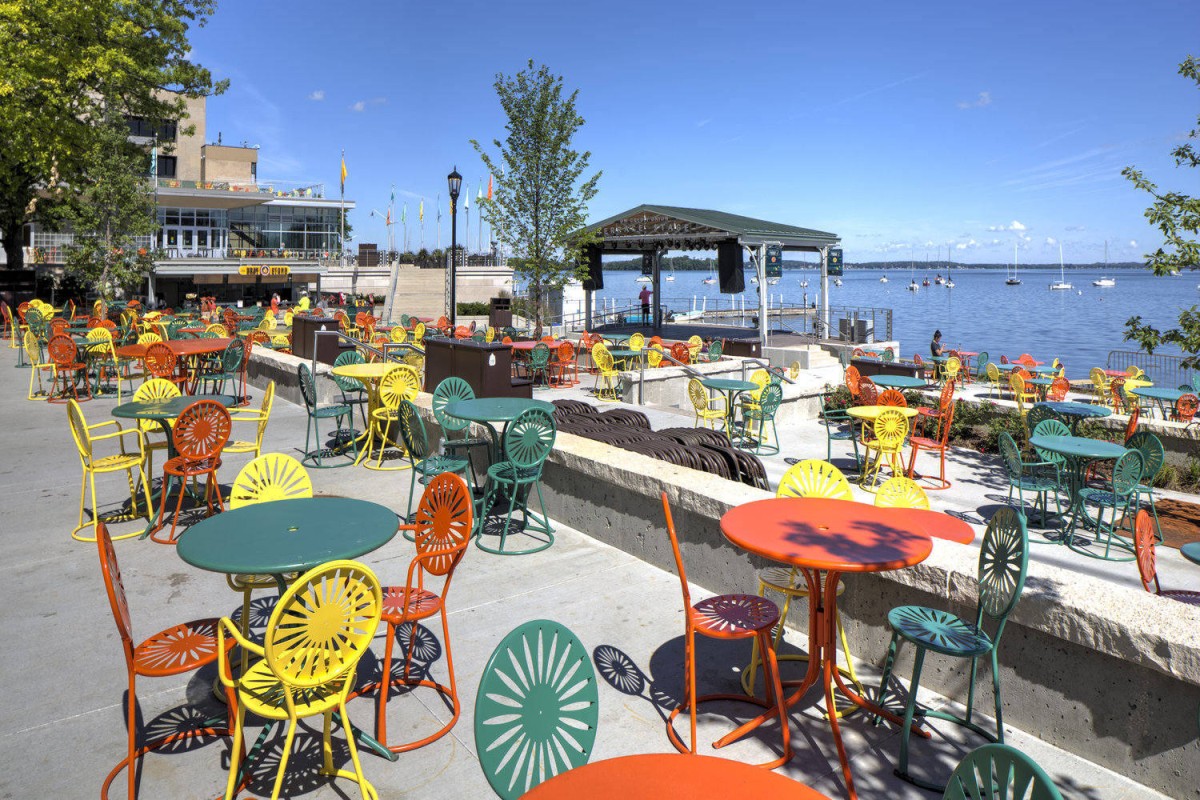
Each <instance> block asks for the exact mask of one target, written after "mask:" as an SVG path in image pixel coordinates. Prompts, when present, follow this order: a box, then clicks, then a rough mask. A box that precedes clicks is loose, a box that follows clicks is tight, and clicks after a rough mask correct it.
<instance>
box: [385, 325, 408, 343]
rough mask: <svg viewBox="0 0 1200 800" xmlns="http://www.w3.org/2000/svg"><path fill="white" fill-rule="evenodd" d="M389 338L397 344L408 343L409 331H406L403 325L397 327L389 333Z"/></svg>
mask: <svg viewBox="0 0 1200 800" xmlns="http://www.w3.org/2000/svg"><path fill="white" fill-rule="evenodd" d="M388 338H389V339H390V340H392V341H393V342H395V343H396V344H404V343H405V342H407V341H408V331H406V330H405V329H404V326H403V325H396V326H394V327H393V328H392V330H391V331H390V332H388Z"/></svg>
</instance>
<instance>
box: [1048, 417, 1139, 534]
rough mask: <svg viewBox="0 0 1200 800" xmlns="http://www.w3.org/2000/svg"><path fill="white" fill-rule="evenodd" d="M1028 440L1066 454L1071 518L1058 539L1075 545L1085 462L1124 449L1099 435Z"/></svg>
mask: <svg viewBox="0 0 1200 800" xmlns="http://www.w3.org/2000/svg"><path fill="white" fill-rule="evenodd" d="M1046 405H1048V406H1054V405H1060V404H1059V403H1046ZM1029 444H1031V445H1032V446H1033V447H1034V448H1035V449H1039V450H1048V451H1050V452H1051V453H1058V454H1059V455H1061V456H1063V457H1064V458H1066V459H1067V462H1068V463H1069V464H1070V467H1071V470H1070V471H1071V475H1070V477H1071V485H1070V493H1071V520H1070V522H1069V523H1068V524H1067V527H1066V529H1065V530H1064V531H1063V537H1062V539H1061V540H1060V541H1061V543H1062V544H1065V545H1066V546H1067V547H1070V548H1071V549H1075V543H1074V533H1075V528H1076V526H1077V525H1078V524H1079V518H1080V515H1082V516H1083V518H1084V519H1085V520H1086V519H1087V515H1086V514H1084V513H1083V498H1082V497H1081V494H1082V491H1083V488H1084V487H1085V486H1086V485H1087V481H1086V480H1085V478H1084V475H1085V473H1086V470H1087V465H1088V464H1090V463H1092V462H1093V461H1116V460H1117V459H1118V458H1120V457H1121V456H1123V455H1125V453H1126V452H1127V451H1126V449H1125V448H1124V447H1123V446H1121V445H1119V444H1116V443H1114V442H1106V441H1104V440H1103V439H1089V438H1087V437H1085V436H1032V437H1030V439H1029ZM1085 524H1086V523H1085Z"/></svg>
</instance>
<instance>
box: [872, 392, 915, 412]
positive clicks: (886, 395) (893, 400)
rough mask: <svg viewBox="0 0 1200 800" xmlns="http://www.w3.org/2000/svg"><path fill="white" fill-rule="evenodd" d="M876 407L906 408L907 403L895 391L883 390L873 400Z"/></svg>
mask: <svg viewBox="0 0 1200 800" xmlns="http://www.w3.org/2000/svg"><path fill="white" fill-rule="evenodd" d="M875 405H877V406H900V407H901V408H908V401H907V400H905V399H904V395H903V394H902V393H901V392H899V391H897V390H896V389H885V390H884V391H883V392H882V393H881V394H880V395H879V397H878V398H877V399H876V400H875Z"/></svg>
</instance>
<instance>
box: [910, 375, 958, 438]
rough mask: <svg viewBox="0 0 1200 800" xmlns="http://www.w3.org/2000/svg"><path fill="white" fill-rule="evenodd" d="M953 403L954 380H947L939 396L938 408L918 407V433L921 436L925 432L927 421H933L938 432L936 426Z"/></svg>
mask: <svg viewBox="0 0 1200 800" xmlns="http://www.w3.org/2000/svg"><path fill="white" fill-rule="evenodd" d="M952 405H954V381H946V384H945V385H944V386H943V387H942V393H941V395H940V396H939V397H938V405H937V408H932V407H930V406H919V407H918V408H917V417H916V423H917V424H916V429H917V435H918V436H920V435H922V434H923V433H924V431H925V422H926V421H929V422H931V423H933V425H934V426H935V427H934V431H935V432H936V431H937V427H936V426H937V425H939V424H940V423H941V421H942V419H943V418H944V417H945V414H946V409H947V408H949V407H950V406H952ZM935 435H936V433H935Z"/></svg>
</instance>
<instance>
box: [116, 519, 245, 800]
mask: <svg viewBox="0 0 1200 800" xmlns="http://www.w3.org/2000/svg"><path fill="white" fill-rule="evenodd" d="M112 542H113V540H112V537H110V536H109V533H108V528H107V526H105V524H104V523H103V522H100V523H98V524H97V526H96V544H97V548H98V549H99V551H100V574H101V575H103V576H104V589H105V591H106V592H107V594H108V605H109V609H110V610H111V611H112V615H113V621H114V622H116V623H117V635H118V636H119V637H120V639H121V650H122V652H123V653H124V654H125V670H126V672H127V673H128V675H129V694H128V696H127V697H126V699H125V703H126V723H125V724H126V729H127V731H128V740H127V742H128V744H127V748H126V755H125V758H123V759H122V760H121V761H120V762H119V763H118V764H117V765H116V766H115V767H113V769H112V771H111V772H109V773H108V776H107V777H106V778H105V779H104V784H103V786H101V788H100V798H101V800H108V790H109V787H111V786H112V782H113V781H114V780H115V779H116V777H117V775H119V774H120V772H121V770H122V769H124V770H125V771H126V776H127V778H128V781H129V785H128V788H127V790H126V792H127V794H126V797H127V798H129V800H134V798H136V797H137V775H138V769H137V767H136V763H137V762H138V761H139V760H140V759H141V757H142V756H143V755H145V754H146V753H149V752H150V751H152V750H157V749H159V748H161V747H166V746H168V745H173V744H176V743H178V742H181V741H184V740H187V739H194V738H196V737H200V736H223V735H225V734H227V733H229V730H228V723H227V722H226V723H225V725H223V726H222V727H220V728H215V727H212V726H211V725H209V724H205V725H203V726H201V727H199V728H193V729H190V730H185V731H176V732H173V733H170V734H169V735H167V736H164V737H162V738H160V739H155V740H153V741H149V742H143V743H142V746H141V747H138V743H137V731H138V723H137V718H138V701H137V679H138V676H142V677H145V678H172V677H175V676H178V675H186V674H187V673H189V672H194V671H195V670H197V669H199V668H201V667H203V666H207V665H208V664H211V663H213V662H214V661H216V660H217V651H218V647H219V646H220V645H219V644H218V640H217V626H218V624H219V623H218V620H216V619H215V618H214V619H200V620H194V621H192V622H183V623H180V624H178V625H173V626H172V627H170V628H167V629H166V630H163V631H160V632H158V633H156V634H154V635H153V636H150V637H149V638H147V639H146V640H145V641H142V642H140V643H138V644H134V639H133V625H132V623H131V622H130V616H129V603H128V601H127V600H126V598H125V584H124V581H122V580H121V567H120V565H119V564H118V563H117V554H116V551H115V550H114V549H113V544H112ZM228 644H229V645H230V646H232V644H233V642H229V643H228ZM143 777H145V776H143Z"/></svg>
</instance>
